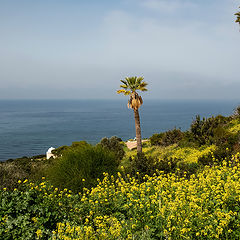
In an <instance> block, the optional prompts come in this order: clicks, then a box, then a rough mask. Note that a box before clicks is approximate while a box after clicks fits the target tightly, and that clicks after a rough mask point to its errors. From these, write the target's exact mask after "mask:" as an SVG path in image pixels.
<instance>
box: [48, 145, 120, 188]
mask: <svg viewBox="0 0 240 240" xmlns="http://www.w3.org/2000/svg"><path fill="white" fill-rule="evenodd" d="M118 165H119V159H118V158H117V157H116V155H115V153H114V152H112V151H110V150H108V149H106V148H104V147H103V146H102V145H97V146H92V145H90V144H88V143H86V142H81V143H77V144H75V145H73V146H72V147H71V148H68V149H67V150H64V151H63V152H62V156H61V157H58V158H56V159H54V160H53V161H52V164H51V166H49V168H48V170H47V171H46V175H47V176H48V178H49V180H50V181H51V182H52V184H53V185H54V186H57V187H60V188H65V187H67V188H71V189H72V190H73V191H75V192H77V191H80V190H81V189H82V188H83V187H92V186H94V185H95V184H96V183H97V178H102V173H103V172H109V173H110V174H114V173H115V172H116V171H117V168H118Z"/></svg>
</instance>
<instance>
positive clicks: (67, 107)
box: [0, 98, 240, 161]
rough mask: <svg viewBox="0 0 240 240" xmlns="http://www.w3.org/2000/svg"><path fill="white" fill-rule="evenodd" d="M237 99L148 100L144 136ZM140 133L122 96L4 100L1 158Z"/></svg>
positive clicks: (224, 108) (225, 111) (226, 110)
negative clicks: (115, 98) (88, 98)
mask: <svg viewBox="0 0 240 240" xmlns="http://www.w3.org/2000/svg"><path fill="white" fill-rule="evenodd" d="M239 104H240V101H234V100H227V101H226V100H192V101H191V100H149V99H147V100H145V101H144V104H143V106H142V107H141V108H140V117H141V126H142V137H143V138H148V137H150V136H151V135H152V134H154V133H159V132H161V131H166V130H169V129H172V128H174V127H177V128H181V129H182V130H187V129H188V128H189V126H190V124H191V122H192V120H193V119H194V117H195V116H196V115H197V114H200V116H201V117H210V116H212V115H218V114H221V115H224V116H227V115H230V114H232V112H233V109H234V108H235V107H236V106H237V105H239ZM114 135H116V136H118V137H121V138H122V139H123V140H127V139H129V138H134V137H135V127H134V115H133V112H132V110H130V109H128V108H127V98H125V99H123V100H0V161H4V160H7V159H10V158H17V157H22V156H33V155H38V154H44V153H45V152H46V151H47V149H48V148H49V147H51V146H52V147H59V146H62V145H70V144H71V143H72V142H73V141H80V140H85V141H88V142H89V143H92V144H96V143H97V142H98V141H100V140H101V139H102V138H103V137H111V136H114Z"/></svg>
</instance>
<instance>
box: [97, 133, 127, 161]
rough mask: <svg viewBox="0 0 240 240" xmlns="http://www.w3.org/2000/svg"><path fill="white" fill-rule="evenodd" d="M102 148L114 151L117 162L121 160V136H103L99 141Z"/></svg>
mask: <svg viewBox="0 0 240 240" xmlns="http://www.w3.org/2000/svg"><path fill="white" fill-rule="evenodd" d="M99 144H100V145H101V146H102V147H103V148H106V149H108V150H109V151H112V152H114V154H115V156H116V158H117V159H118V160H119V162H120V161H121V160H122V158H123V157H124V155H125V151H124V150H123V144H121V138H118V137H116V136H114V137H111V138H106V137H105V138H103V139H102V140H101V142H100V143H99Z"/></svg>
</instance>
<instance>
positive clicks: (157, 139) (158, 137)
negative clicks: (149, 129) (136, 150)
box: [149, 133, 164, 146]
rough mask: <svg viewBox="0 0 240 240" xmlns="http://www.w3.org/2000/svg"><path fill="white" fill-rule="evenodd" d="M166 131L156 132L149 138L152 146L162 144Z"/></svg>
mask: <svg viewBox="0 0 240 240" xmlns="http://www.w3.org/2000/svg"><path fill="white" fill-rule="evenodd" d="M163 135H164V133H155V134H153V135H152V136H151V137H150V138H149V140H150V143H151V145H152V146H160V145H161V143H162V138H163Z"/></svg>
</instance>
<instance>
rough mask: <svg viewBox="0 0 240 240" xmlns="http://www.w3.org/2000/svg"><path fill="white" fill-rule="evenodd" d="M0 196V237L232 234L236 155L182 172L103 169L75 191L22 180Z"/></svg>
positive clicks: (239, 172)
mask: <svg viewBox="0 0 240 240" xmlns="http://www.w3.org/2000/svg"><path fill="white" fill-rule="evenodd" d="M81 181H83V183H84V181H85V179H81ZM0 199H1V205H0V206H1V208H0V236H1V239H26V240H27V239H64V240H70V239H239V238H240V213H239V208H240V155H239V153H237V154H236V155H234V156H233V157H232V160H231V161H229V162H226V161H223V162H222V164H221V166H220V165H216V166H213V167H209V166H206V167H205V168H204V169H203V171H202V172H200V173H198V174H196V175H191V177H190V178H186V177H181V178H180V177H179V175H178V173H177V172H176V173H175V174H172V173H171V174H167V175H166V174H164V173H163V172H156V173H155V174H154V175H153V176H151V177H150V176H147V175H146V176H145V177H144V181H143V182H139V180H138V178H137V177H136V178H133V177H130V175H128V174H125V173H124V169H122V172H121V173H120V172H119V173H118V175H117V177H113V176H109V175H108V174H107V173H104V179H103V180H102V181H100V180H99V183H98V185H97V186H96V187H94V188H91V189H86V188H84V189H83V192H81V193H79V194H73V193H72V191H71V190H68V189H63V190H59V189H58V188H54V187H53V186H51V185H50V184H49V183H48V181H47V180H46V179H45V178H44V177H43V179H42V182H41V183H39V184H35V183H31V182H28V180H27V179H26V180H25V181H23V182H22V181H19V183H18V187H17V188H15V189H14V190H13V191H8V189H3V190H1V191H0Z"/></svg>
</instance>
